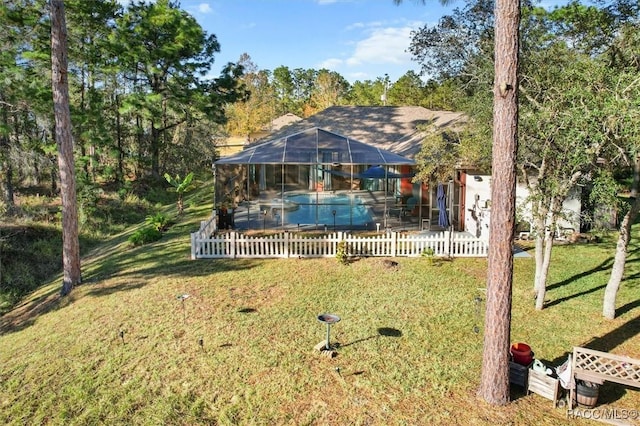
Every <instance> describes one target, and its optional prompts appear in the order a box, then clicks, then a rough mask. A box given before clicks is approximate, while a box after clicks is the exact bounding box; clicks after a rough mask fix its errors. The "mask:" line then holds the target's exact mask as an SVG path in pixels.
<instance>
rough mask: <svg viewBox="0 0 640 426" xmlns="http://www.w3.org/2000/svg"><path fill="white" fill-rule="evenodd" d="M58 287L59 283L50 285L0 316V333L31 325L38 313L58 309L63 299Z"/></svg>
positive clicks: (18, 329)
mask: <svg viewBox="0 0 640 426" xmlns="http://www.w3.org/2000/svg"><path fill="white" fill-rule="evenodd" d="M60 288H61V285H60V286H54V285H51V290H49V291H47V292H46V293H44V294H43V295H41V296H37V297H35V298H33V299H29V300H27V301H26V302H24V303H22V304H20V305H18V306H16V307H14V308H13V309H12V310H11V311H9V312H7V313H6V314H4V315H3V316H2V317H0V334H7V333H15V332H17V331H20V330H23V329H25V328H27V327H29V326H31V325H33V324H34V323H35V322H36V319H37V318H38V317H39V316H40V315H42V314H44V313H47V312H51V311H54V310H57V309H60V308H61V307H62V300H63V299H62V297H61V296H60Z"/></svg>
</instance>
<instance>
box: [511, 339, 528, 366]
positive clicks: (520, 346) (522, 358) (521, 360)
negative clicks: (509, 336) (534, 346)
mask: <svg viewBox="0 0 640 426" xmlns="http://www.w3.org/2000/svg"><path fill="white" fill-rule="evenodd" d="M511 356H513V362H515V363H517V364H520V365H527V366H528V365H529V364H531V362H533V353H532V352H531V347H530V346H529V345H527V344H526V343H514V344H513V345H511Z"/></svg>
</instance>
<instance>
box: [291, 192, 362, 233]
mask: <svg viewBox="0 0 640 426" xmlns="http://www.w3.org/2000/svg"><path fill="white" fill-rule="evenodd" d="M285 201H289V202H292V203H296V204H297V205H298V208H297V209H296V210H288V211H287V210H285V212H284V218H283V219H284V224H285V225H318V226H324V225H326V226H327V227H329V228H330V227H332V226H333V225H334V215H333V212H334V211H335V226H341V227H345V226H354V227H371V226H372V225H373V215H372V214H371V211H370V208H369V207H368V206H367V205H365V204H364V203H363V201H362V199H361V198H360V197H358V196H355V195H351V194H327V193H320V194H317V198H316V194H315V193H309V194H295V195H288V196H287V197H285Z"/></svg>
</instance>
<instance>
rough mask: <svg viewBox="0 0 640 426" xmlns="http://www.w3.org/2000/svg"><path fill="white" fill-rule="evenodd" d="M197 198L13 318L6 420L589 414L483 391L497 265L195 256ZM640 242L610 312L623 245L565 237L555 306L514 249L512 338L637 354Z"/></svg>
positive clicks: (1, 342) (1, 378)
mask: <svg viewBox="0 0 640 426" xmlns="http://www.w3.org/2000/svg"><path fill="white" fill-rule="evenodd" d="M199 197H200V198H199ZM190 204H191V206H190V207H188V208H187V210H186V213H185V216H184V217H183V218H182V219H178V220H177V222H176V223H175V224H174V225H173V226H172V227H171V228H170V229H169V230H168V232H167V233H166V234H164V235H163V237H162V239H160V240H159V241H157V242H154V243H152V244H149V245H144V246H140V247H131V246H129V245H128V244H127V242H126V240H127V237H128V233H123V234H121V235H118V236H117V237H115V238H114V239H112V240H109V241H107V242H105V244H104V245H102V246H100V247H99V248H98V249H96V250H94V251H93V252H92V253H91V254H90V255H89V256H87V257H86V258H85V259H84V263H83V271H84V278H85V284H83V285H81V286H79V287H77V288H75V289H74V290H73V292H72V294H71V296H70V297H67V298H65V299H59V298H58V296H57V294H58V290H59V283H60V279H59V277H56V278H55V279H53V280H52V283H51V284H49V285H46V286H44V287H42V288H41V289H40V290H39V291H37V292H36V293H34V294H32V295H31V296H30V297H29V298H28V299H25V300H24V302H23V303H22V304H21V305H19V306H18V307H17V308H16V309H15V310H14V311H12V312H10V313H9V314H7V315H5V316H4V317H1V318H0V330H1V331H2V334H1V335H0V366H1V367H0V422H1V423H3V424H42V423H44V424H61V425H62V424H64V425H68V424H123V425H124V424H126V425H130V424H132V425H136V424H149V425H157V424H189V425H192V424H220V425H231V424H242V425H245V424H249V425H263V424H265V425H266V424H269V425H271V424H277V425H281V424H285V425H289V424H290V425H305V424H309V425H311V424H317V425H324V424H355V425H365V424H391V425H405V424H406V425H415V424H471V425H474V424H482V425H488V424H500V425H502V424H518V425H521V424H531V425H534V424H536V425H537V424H548V425H556V424H575V423H578V424H580V421H577V422H576V421H574V420H568V419H567V418H566V412H565V410H561V409H554V408H553V407H552V404H551V402H550V401H548V400H545V399H543V398H542V397H539V396H537V395H529V396H527V395H524V394H523V393H522V392H519V391H518V389H516V388H515V387H514V390H513V397H514V401H513V402H512V403H510V404H509V405H507V406H505V407H493V406H489V405H487V404H485V403H483V402H482V401H481V400H480V399H478V397H477V396H476V391H477V389H478V384H479V377H480V367H481V357H482V343H483V342H482V331H481V332H480V333H479V334H476V333H474V331H473V329H474V326H475V325H478V326H479V327H480V329H481V330H482V329H483V327H484V325H483V318H482V313H480V311H481V310H482V308H483V307H484V304H481V305H479V306H478V305H477V303H476V302H475V299H476V298H477V297H481V298H482V299H483V300H484V298H485V295H484V292H483V290H482V289H483V288H484V286H485V277H486V265H487V263H486V259H456V260H454V261H450V262H436V263H435V264H434V265H432V266H430V265H429V262H427V260H426V259H424V258H411V259H410V258H397V259H394V260H396V261H397V262H398V263H399V267H398V268H396V269H389V268H387V267H385V265H384V263H383V262H382V260H381V259H375V258H370V259H362V260H359V261H356V262H353V263H351V264H349V265H342V264H340V263H339V262H338V261H337V260H336V259H335V258H327V259H280V260H278V259H274V260H217V261H211V260H200V261H192V260H190V259H189V253H190V251H189V232H191V231H194V230H195V229H196V228H197V226H198V223H199V221H200V220H202V219H204V218H206V216H207V214H208V210H209V209H210V203H208V201H207V197H206V196H204V195H202V194H193V195H192V198H191V203H190ZM130 232H132V230H131V231H129V233H130ZM634 238H635V239H634V244H635V245H634V246H633V247H631V249H632V250H633V255H632V259H630V262H629V269H628V271H627V277H628V279H627V280H626V281H625V282H624V284H623V287H622V288H621V290H620V293H619V296H618V306H619V307H620V309H619V311H620V315H619V316H618V318H617V319H616V320H614V321H606V320H604V319H602V318H601V303H602V294H603V290H604V287H603V286H604V285H605V284H606V282H607V279H608V272H609V271H608V268H609V266H610V263H611V259H612V256H613V250H614V244H613V242H605V243H601V244H597V245H596V244H593V245H567V246H558V247H555V248H554V261H553V264H552V270H551V277H550V280H549V291H548V294H547V297H548V307H547V308H546V309H545V310H543V311H541V312H536V311H535V310H534V308H533V300H532V291H531V287H532V282H533V272H534V262H533V260H532V259H516V261H515V272H514V274H515V275H514V276H515V282H514V294H513V301H514V308H513V322H512V340H513V341H514V342H515V341H522V342H527V343H528V344H530V345H531V346H532V348H533V350H534V351H535V354H536V356H537V357H538V358H540V359H543V360H546V361H548V362H550V363H552V364H553V365H559V364H560V363H561V362H562V361H564V359H566V355H567V353H568V352H570V351H571V349H572V347H573V346H576V345H588V346H591V347H594V348H597V349H601V350H607V351H611V352H614V353H620V354H626V355H629V356H633V357H636V358H638V357H640V336H639V335H638V333H639V330H640V326H639V322H640V302H639V301H638V294H639V291H638V287H639V285H638V280H637V278H633V277H637V275H638V272H639V271H640V267H639V266H638V254H637V253H638V246H637V230H636V231H635V234H634ZM184 294H189V296H190V297H189V298H187V299H185V300H184V302H182V301H180V300H179V299H178V298H177V296H179V295H184ZM322 312H332V313H336V314H338V315H340V316H341V317H342V321H341V322H339V323H338V324H336V325H335V326H333V327H332V335H331V337H332V341H336V342H339V343H340V347H339V349H338V356H337V357H335V358H333V359H329V358H326V357H323V356H321V355H320V354H319V353H318V352H316V351H314V349H313V347H314V346H315V345H316V344H317V343H318V342H320V341H321V340H323V339H324V337H325V335H324V334H325V327H324V325H323V324H321V323H319V322H318V321H317V320H316V316H317V315H318V314H319V313H322ZM121 332H122V338H121ZM200 341H202V345H200ZM336 368H339V370H340V372H339V373H338V372H337V371H336ZM600 402H601V404H603V405H604V406H610V407H616V408H628V409H632V408H637V407H639V406H640V391H638V390H633V389H631V388H629V389H626V388H624V387H621V386H619V385H613V384H606V385H605V386H604V387H603V388H601V398H600Z"/></svg>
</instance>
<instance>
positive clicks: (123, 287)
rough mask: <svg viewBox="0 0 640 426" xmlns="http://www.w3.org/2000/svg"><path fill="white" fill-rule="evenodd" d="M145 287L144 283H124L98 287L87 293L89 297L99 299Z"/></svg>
mask: <svg viewBox="0 0 640 426" xmlns="http://www.w3.org/2000/svg"><path fill="white" fill-rule="evenodd" d="M83 285H84V284H83ZM144 285H145V283H144V282H137V283H122V284H118V285H114V286H109V287H96V288H94V289H92V290H90V291H89V292H88V293H87V295H88V296H97V297H99V296H108V295H110V294H113V293H119V292H122V291H128V290H135V289H138V288H141V287H144Z"/></svg>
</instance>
